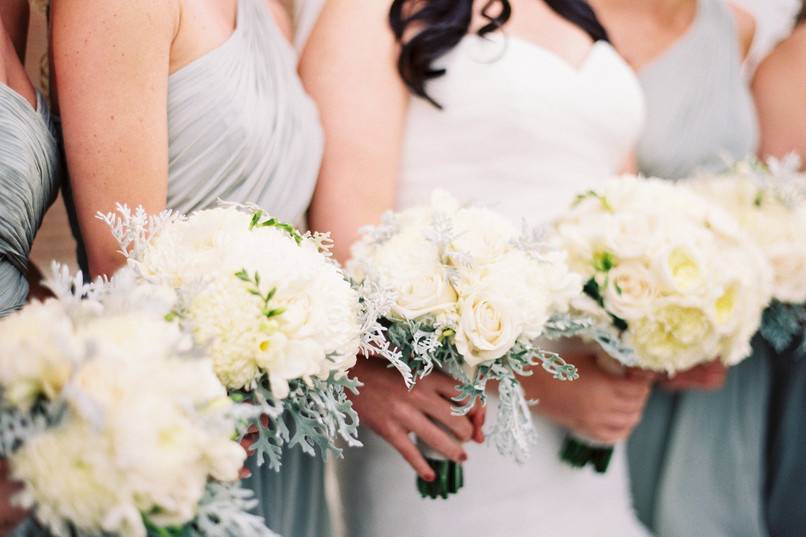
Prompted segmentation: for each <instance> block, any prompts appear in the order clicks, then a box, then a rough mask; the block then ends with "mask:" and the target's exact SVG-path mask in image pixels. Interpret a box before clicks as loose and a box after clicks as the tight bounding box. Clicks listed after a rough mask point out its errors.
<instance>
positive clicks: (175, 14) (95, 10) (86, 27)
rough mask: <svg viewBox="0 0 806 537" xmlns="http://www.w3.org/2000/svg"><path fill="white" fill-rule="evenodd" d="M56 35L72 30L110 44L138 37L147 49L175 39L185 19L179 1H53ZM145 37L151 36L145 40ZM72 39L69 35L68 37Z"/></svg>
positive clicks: (77, 36)
mask: <svg viewBox="0 0 806 537" xmlns="http://www.w3.org/2000/svg"><path fill="white" fill-rule="evenodd" d="M51 8H52V17H53V24H54V31H58V29H59V28H63V27H65V26H69V27H70V28H72V29H82V31H81V32H80V33H79V34H74V35H76V38H79V36H80V35H81V36H86V35H87V33H90V34H94V35H98V34H104V35H106V36H107V37H108V38H109V39H110V40H115V39H116V35H117V37H121V38H126V37H127V36H129V35H132V34H137V35H139V36H140V40H141V41H142V43H143V44H144V45H147V44H148V42H149V41H153V40H161V39H164V38H165V37H168V38H169V39H173V36H174V35H175V33H176V29H177V28H178V27H179V21H180V18H181V4H180V2H179V0H126V1H125V2H110V1H109V0H52V1H51ZM143 36H149V37H148V39H143ZM66 37H68V38H69V35H68V36H66Z"/></svg>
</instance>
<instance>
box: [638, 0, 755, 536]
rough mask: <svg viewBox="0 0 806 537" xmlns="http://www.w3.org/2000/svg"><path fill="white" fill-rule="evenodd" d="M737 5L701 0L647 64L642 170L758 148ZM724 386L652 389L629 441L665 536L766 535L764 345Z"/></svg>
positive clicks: (642, 494) (651, 516)
mask: <svg viewBox="0 0 806 537" xmlns="http://www.w3.org/2000/svg"><path fill="white" fill-rule="evenodd" d="M737 35H738V34H737V28H736V24H735V20H734V16H733V13H732V12H731V10H730V9H729V7H728V6H727V5H726V4H725V3H724V2H723V1H721V0H699V2H698V11H697V16H696V19H695V21H694V22H693V24H692V26H691V27H690V29H689V30H688V32H687V33H686V34H685V35H684V36H683V37H682V38H681V39H680V40H679V41H678V42H677V43H676V44H674V45H673V46H672V47H671V48H670V49H668V50H667V51H666V52H665V53H663V54H662V55H661V56H660V57H659V58H658V59H656V60H655V61H654V62H652V63H651V64H650V65H648V66H647V67H646V68H645V69H643V70H642V72H641V73H640V74H639V78H640V80H641V83H642V85H643V87H644V91H645V95H646V101H647V125H646V131H645V133H644V135H643V137H642V140H641V142H640V144H639V148H638V162H639V167H640V169H641V172H642V173H643V174H645V175H652V176H658V177H663V178H667V179H678V178H683V177H686V176H689V175H691V174H692V173H694V172H695V171H697V170H708V171H719V170H721V169H724V167H725V166H726V163H727V162H729V161H732V160H736V159H742V158H745V157H747V156H749V155H753V154H755V151H756V148H757V144H758V126H757V121H756V114H755V108H754V106H753V101H752V97H751V95H750V92H749V89H748V87H747V83H746V81H745V78H744V74H743V72H742V58H741V52H740V49H739V44H738V42H737ZM754 349H755V351H754V354H753V356H751V357H750V358H748V359H747V360H745V361H744V362H743V363H742V364H740V365H739V366H737V367H735V368H733V369H732V370H731V371H730V372H729V374H728V379H727V384H726V386H725V387H724V389H722V390H720V391H716V392H707V393H706V392H696V391H689V392H681V393H675V394H671V393H668V392H665V391H663V390H661V389H657V390H655V392H654V393H653V394H652V396H651V398H650V400H649V403H648V404H647V408H646V410H645V414H644V418H643V421H642V423H641V425H640V426H639V427H638V428H637V429H636V431H635V432H634V433H633V436H632V437H631V439H630V441H629V446H628V454H629V460H630V477H631V486H632V491H633V496H634V500H635V506H636V509H637V510H638V514H639V516H640V518H641V520H642V521H643V522H644V523H645V524H646V525H647V526H648V527H650V528H651V529H652V530H653V531H654V532H655V533H656V534H657V535H659V536H660V537H692V536H708V537H763V536H766V535H767V531H766V528H765V523H764V513H763V501H762V497H763V496H762V495H763V478H764V444H765V430H766V408H767V400H768V395H769V384H768V383H769V363H768V357H767V349H766V347H765V346H764V345H762V344H761V343H760V342H758V341H757V342H756V344H755V345H754Z"/></svg>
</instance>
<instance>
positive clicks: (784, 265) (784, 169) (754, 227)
mask: <svg viewBox="0 0 806 537" xmlns="http://www.w3.org/2000/svg"><path fill="white" fill-rule="evenodd" d="M787 161H790V162H787ZM799 165H800V161H799V160H798V159H796V158H790V159H787V160H786V161H783V162H781V161H775V160H771V161H770V163H769V164H768V165H765V164H762V163H760V162H755V161H748V162H741V163H739V164H737V165H736V166H735V167H734V169H733V170H732V171H731V172H728V173H726V174H723V175H719V176H701V177H697V178H695V179H693V180H691V181H687V182H686V183H685V184H686V185H687V186H691V188H693V189H694V190H695V191H696V192H697V193H698V194H700V195H702V196H703V197H705V198H707V199H708V200H709V201H711V202H713V203H715V204H717V205H719V206H721V207H722V208H724V209H725V210H727V211H728V212H730V213H731V215H732V216H733V217H734V218H736V220H737V221H738V222H739V224H740V225H741V226H742V228H743V229H744V231H745V232H746V233H747V235H748V236H749V237H750V238H751V239H753V241H754V242H755V243H756V245H757V246H758V247H759V248H760V249H761V251H762V252H763V253H764V255H765V256H766V258H767V260H768V261H769V264H770V266H771V267H772V270H773V277H774V279H773V298H774V301H773V303H772V304H771V305H770V306H769V307H768V308H767V310H766V311H765V312H764V319H763V322H762V325H761V335H762V336H764V338H765V339H766V340H767V341H768V342H769V343H770V344H771V345H772V346H773V347H774V348H775V349H776V350H777V351H778V352H783V351H784V350H785V349H787V348H789V347H790V346H791V345H792V344H793V343H794V342H795V341H796V340H797V339H800V340H801V341H802V344H801V352H804V353H806V337H804V335H806V176H804V175H802V174H798V173H796V170H797V169H798V168H799Z"/></svg>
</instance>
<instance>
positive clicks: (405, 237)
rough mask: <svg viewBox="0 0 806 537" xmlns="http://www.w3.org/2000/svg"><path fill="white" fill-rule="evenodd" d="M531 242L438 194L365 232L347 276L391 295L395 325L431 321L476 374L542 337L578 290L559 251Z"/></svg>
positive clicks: (484, 212) (497, 219)
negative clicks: (519, 344)
mask: <svg viewBox="0 0 806 537" xmlns="http://www.w3.org/2000/svg"><path fill="white" fill-rule="evenodd" d="M527 239H528V237H524V236H523V234H522V232H521V230H519V229H518V228H517V227H516V226H515V225H513V224H512V222H510V221H509V220H508V219H507V218H505V217H503V216H501V215H499V214H497V213H495V212H493V211H491V210H489V209H486V208H481V207H461V206H460V205H459V203H458V202H457V201H456V200H455V199H454V198H452V197H451V196H450V195H448V194H447V193H445V192H442V191H437V192H435V193H434V194H433V195H432V197H431V203H430V205H429V206H425V207H417V208H412V209H408V210H404V211H402V212H399V213H396V214H390V215H387V217H386V219H385V221H384V223H383V224H382V225H381V226H379V227H376V228H371V229H368V230H367V231H366V233H365V234H364V236H363V238H362V240H361V241H359V242H358V243H356V244H355V245H354V247H353V257H352V260H351V261H350V263H349V264H348V272H349V273H350V274H351V275H352V276H353V277H354V278H355V279H357V280H362V279H364V278H365V277H366V276H371V277H372V278H373V279H375V280H377V282H378V283H379V284H380V286H381V287H383V288H385V289H388V290H390V291H391V292H392V295H393V296H394V305H393V306H392V308H391V311H390V312H389V318H390V320H392V321H402V322H409V321H423V320H428V321H430V324H432V325H434V326H437V327H439V328H440V329H441V330H442V334H443V335H445V336H448V337H450V336H452V337H453V343H454V344H455V347H456V349H457V350H458V352H459V354H460V355H461V357H462V358H463V360H464V362H465V364H466V365H467V366H469V367H470V368H474V367H477V366H480V365H489V364H490V363H492V362H494V361H496V360H498V359H500V358H502V357H504V356H506V355H507V354H508V353H509V352H510V351H511V350H512V348H513V346H514V345H515V344H516V343H517V342H531V341H532V340H534V339H535V338H537V337H539V336H540V335H541V334H542V333H543V331H544V328H545V325H546V323H547V321H548V320H549V318H550V317H552V316H553V315H555V314H559V313H562V312H566V311H568V306H569V303H570V301H571V299H572V298H574V297H576V296H577V295H579V293H580V292H581V281H580V280H579V278H578V277H577V276H575V275H573V274H571V272H570V271H569V269H568V267H567V266H566V264H565V259H564V256H563V254H562V253H559V252H545V251H543V249H542V248H541V247H540V245H538V244H532V243H531V242H530V241H528V240H527Z"/></svg>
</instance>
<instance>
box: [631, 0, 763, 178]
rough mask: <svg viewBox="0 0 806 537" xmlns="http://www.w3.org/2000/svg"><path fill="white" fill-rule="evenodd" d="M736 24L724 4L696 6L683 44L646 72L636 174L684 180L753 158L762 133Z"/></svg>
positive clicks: (702, 0) (706, 0) (707, 0)
mask: <svg viewBox="0 0 806 537" xmlns="http://www.w3.org/2000/svg"><path fill="white" fill-rule="evenodd" d="M736 35H737V30H736V22H735V19H734V16H733V13H732V12H731V11H730V8H729V7H728V6H727V4H726V3H725V2H723V1H722V0H698V12H697V16H696V19H695V20H694V22H693V23H692V25H691V27H690V28H689V29H688V31H687V33H686V34H684V35H683V37H681V38H680V40H679V41H678V42H677V43H675V44H674V45H672V46H671V47H670V48H669V49H667V50H666V51H665V52H664V53H663V54H661V56H660V57H658V58H656V59H655V60H654V61H653V62H652V63H650V64H649V65H647V66H645V67H644V68H643V69H641V71H640V73H639V74H638V77H639V79H640V81H641V85H642V86H643V88H644V93H645V96H646V103H647V122H646V127H645V129H644V133H643V134H642V136H641V140H640V142H639V144H638V149H637V157H638V167H639V169H640V170H641V172H642V173H643V174H645V175H648V176H655V177H662V178H664V179H680V178H684V177H686V176H688V175H690V174H691V173H693V172H696V171H698V170H703V171H706V172H716V171H721V170H722V169H724V168H725V166H726V165H727V164H728V163H729V162H730V161H733V160H736V159H743V158H745V157H748V156H751V155H754V154H755V152H756V148H757V146H758V140H759V134H758V132H759V129H758V121H757V119H756V112H755V107H754V105H753V99H752V96H751V95H750V90H749V88H748V86H747V84H746V81H745V74H744V72H743V69H742V59H741V51H740V50H739V43H738V41H737V38H736Z"/></svg>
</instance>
